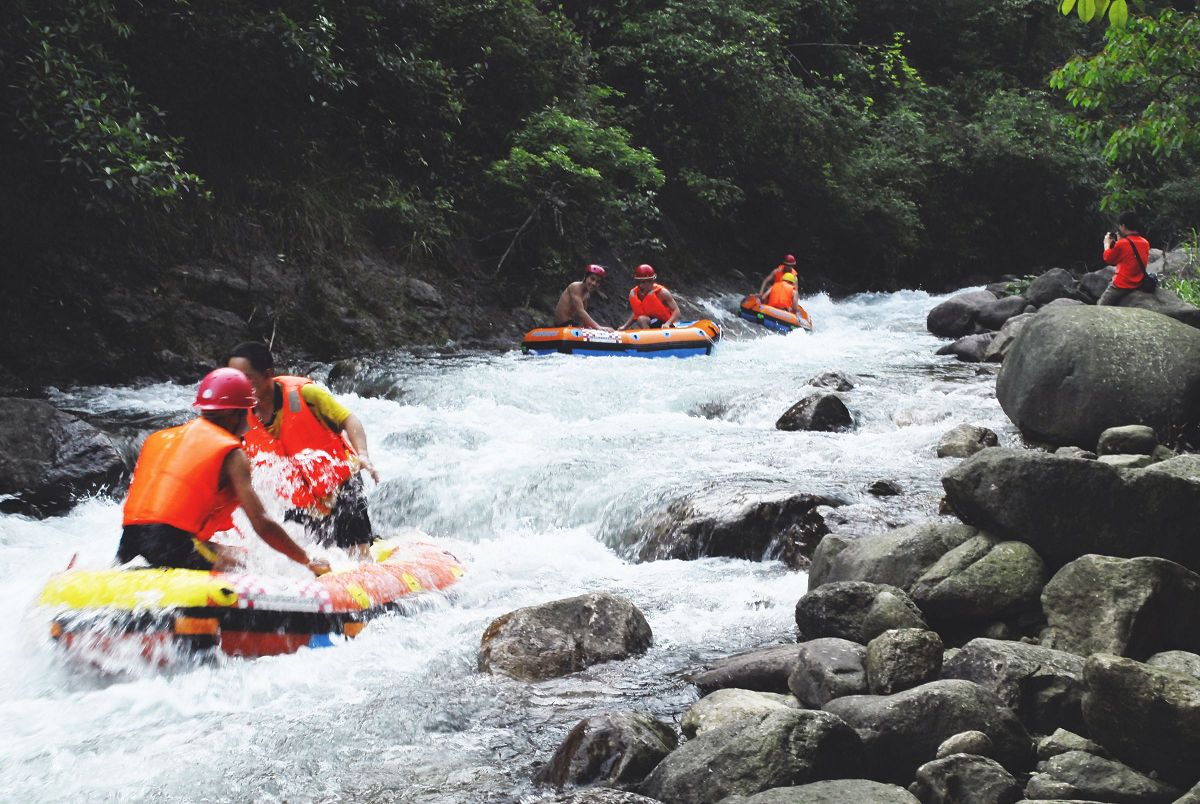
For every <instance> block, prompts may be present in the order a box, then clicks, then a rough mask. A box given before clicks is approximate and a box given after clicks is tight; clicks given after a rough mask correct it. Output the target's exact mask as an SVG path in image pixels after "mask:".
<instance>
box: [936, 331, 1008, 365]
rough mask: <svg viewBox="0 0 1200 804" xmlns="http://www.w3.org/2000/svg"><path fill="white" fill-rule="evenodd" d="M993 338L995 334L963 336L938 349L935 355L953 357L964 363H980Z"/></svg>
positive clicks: (982, 333) (983, 333)
mask: <svg viewBox="0 0 1200 804" xmlns="http://www.w3.org/2000/svg"><path fill="white" fill-rule="evenodd" d="M995 337H996V334H995V333H993V332H981V333H978V334H975V335H965V336H963V337H961V338H959V339H958V340H956V341H955V342H954V343H950V344H947V345H945V346H943V347H942V348H940V349H938V350H937V352H936V354H939V355H954V356H955V357H957V358H958V359H959V360H961V361H963V362H964V363H982V362H983V359H984V356H985V355H986V354H987V350H988V347H989V346H991V345H992V341H993V340H994V339H995Z"/></svg>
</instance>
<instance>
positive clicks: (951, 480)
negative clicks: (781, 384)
mask: <svg viewBox="0 0 1200 804" xmlns="http://www.w3.org/2000/svg"><path fill="white" fill-rule="evenodd" d="M1051 279H1053V277H1051ZM1039 281H1041V284H1042V285H1046V284H1048V283H1049V282H1050V281H1051V280H1050V279H1047V280H1045V281H1042V280H1040V279H1039ZM1034 284H1035V285H1036V284H1037V283H1036V282H1035V283H1034ZM1039 287H1040V286H1039ZM1062 287H1063V288H1064V289H1069V290H1070V291H1071V292H1076V291H1077V287H1068V284H1067V283H1066V282H1065V281H1064V282H1062ZM989 296H990V298H991V300H992V301H993V302H1001V301H1003V299H1001V298H999V297H998V296H997V295H995V294H994V293H989ZM1062 298H1067V296H1055V297H1054V298H1050V299H1045V300H1044V303H1043V304H1041V305H1030V304H1028V301H1029V299H1028V298H1027V297H1022V299H1021V303H1020V307H1021V309H1020V310H1017V307H1018V304H1017V303H1013V302H1009V303H1008V305H1009V306H1010V307H1011V308H1012V309H1013V310H1016V314H1021V315H1026V314H1027V313H1026V311H1025V308H1026V307H1029V306H1034V307H1035V310H1030V311H1028V314H1033V313H1035V312H1036V315H1031V317H1030V318H1027V319H1026V320H1027V322H1028V323H1026V324H1025V326H1024V327H1023V328H1022V329H1021V330H1020V331H1018V332H1017V333H1015V335H1014V337H1013V339H1012V342H1011V344H1010V345H1009V348H1008V349H1007V350H1006V351H1005V353H1004V355H1003V356H1002V359H1003V360H1004V364H1003V366H1002V368H1001V370H1000V374H999V378H998V380H999V382H998V385H999V389H998V395H999V397H1000V401H1001V402H1002V404H1003V405H1004V408H1005V410H1006V412H1008V413H1009V415H1010V417H1012V418H1013V421H1014V422H1015V423H1016V424H1017V425H1018V426H1019V427H1021V429H1022V430H1023V431H1024V432H1025V433H1026V434H1027V435H1028V436H1029V438H1030V439H1031V440H1030V444H1031V445H1032V446H1031V448H1017V449H1014V448H1001V447H997V446H993V445H994V444H995V443H996V439H995V436H994V434H992V433H990V432H989V431H985V430H982V429H981V428H971V427H969V426H967V427H960V428H956V430H955V431H953V432H951V433H948V434H947V437H946V438H945V439H943V443H942V444H941V445H940V446H939V454H944V455H953V456H959V457H963V460H962V461H961V463H959V464H958V465H957V466H955V467H954V468H952V469H951V470H950V471H948V472H947V473H946V474H945V476H944V477H943V487H944V490H945V494H946V497H945V506H944V507H945V510H946V511H947V512H948V514H949V515H948V516H946V517H943V518H939V519H935V520H931V521H929V522H925V523H921V524H916V525H910V526H907V527H901V528H897V529H894V530H891V531H889V532H887V533H883V534H879V535H873V536H868V537H863V538H851V537H849V536H847V535H825V536H824V538H823V539H821V540H820V543H819V545H818V546H817V547H816V550H815V553H814V554H813V556H812V563H811V569H810V572H809V591H808V592H807V593H806V594H805V595H804V596H803V597H802V598H800V600H798V601H797V604H796V612H795V620H796V643H795V644H788V645H768V646H763V647H762V648H760V649H757V650H753V651H749V652H745V653H741V654H738V655H734V656H730V657H728V658H727V659H725V660H722V661H719V662H716V663H714V664H713V665H711V666H708V667H704V668H697V669H696V670H695V671H694V672H693V673H691V674H690V675H688V676H687V679H686V680H687V681H688V682H690V683H691V684H693V685H695V687H696V688H697V689H698V690H699V693H700V695H701V696H702V697H701V698H700V700H699V701H698V702H696V703H695V704H694V705H693V706H692V707H690V708H689V709H688V710H687V711H685V712H683V713H682V714H681V717H680V720H679V722H678V724H676V723H670V722H665V721H662V720H659V719H656V718H653V717H651V716H649V715H648V714H645V713H641V712H633V711H616V712H611V713H608V714H606V715H604V716H598V717H592V718H588V719H586V720H583V721H581V722H580V723H578V724H577V725H576V726H575V727H574V728H573V729H572V730H571V731H570V733H569V734H567V735H566V737H565V739H564V741H563V742H562V744H561V746H560V747H559V749H558V751H557V752H556V753H555V754H554V755H553V756H552V757H547V758H546V764H545V765H544V766H543V767H542V769H541V770H540V771H539V772H538V774H537V780H538V781H539V783H542V784H545V785H548V786H551V787H556V788H559V789H565V788H578V789H573V790H571V791H569V792H562V793H548V794H547V798H546V799H544V800H546V801H555V802H562V803H564V804H565V803H566V802H574V803H575V804H585V802H625V803H626V804H634V802H654V801H659V802H664V803H665V804H693V803H696V804H700V803H703V804H710V803H712V804H715V803H716V802H726V803H727V804H735V803H736V804H751V802H753V804H785V803H787V804H791V803H793V802H796V803H803V804H814V803H816V802H848V801H854V802H867V803H868V804H870V803H874V802H878V803H879V804H884V803H885V802H889V803H890V802H918V801H919V802H922V804H1012V802H1018V801H1052V800H1053V801H1068V800H1070V801H1090V802H1112V804H1125V803H1126V802H1147V803H1155V802H1161V803H1162V804H1168V802H1177V804H1194V803H1195V802H1198V801H1200V766H1198V765H1196V763H1195V761H1194V758H1195V757H1196V756H1197V755H1200V636H1197V634H1196V629H1195V627H1194V622H1195V619H1196V617H1197V615H1200V546H1198V545H1200V542H1198V541H1197V540H1196V538H1195V535H1194V531H1195V522H1197V521H1198V520H1200V459H1198V458H1197V456H1196V455H1194V454H1191V453H1188V452H1186V451H1185V450H1186V445H1187V441H1186V436H1187V435H1188V434H1189V433H1191V432H1192V430H1191V428H1192V427H1193V426H1194V422H1195V416H1194V414H1195V413H1196V411H1197V402H1198V401H1200V397H1197V396H1196V395H1194V393H1193V389H1194V388H1196V385H1195V383H1193V382H1192V381H1191V380H1190V379H1181V378H1187V377H1189V374H1190V372H1191V371H1193V370H1194V368H1195V366H1196V365H1200V360H1193V359H1191V358H1192V357H1194V356H1195V355H1196V353H1195V351H1194V348H1195V347H1194V346H1193V344H1192V340H1193V339H1195V338H1198V337H1200V335H1197V334H1196V333H1195V330H1194V329H1193V328H1192V327H1189V326H1186V325H1184V324H1182V323H1180V321H1179V320H1178V319H1180V318H1183V319H1185V320H1186V319H1188V318H1189V317H1190V316H1191V313H1188V312H1187V311H1184V310H1182V309H1180V310H1178V314H1177V315H1175V316H1167V315H1162V314H1160V313H1155V312H1149V311H1146V310H1127V309H1119V308H1095V307H1094V306H1085V305H1084V304H1083V303H1082V301H1083V300H1082V299H1079V300H1076V301H1079V302H1080V304H1078V305H1071V304H1061V303H1060V304H1054V303H1053V302H1054V301H1055V299H1062ZM952 301H953V300H952ZM975 301H982V302H983V304H978V305H975V306H974V307H973V308H972V309H973V312H971V313H970V314H969V316H968V317H969V318H970V319H971V321H972V326H974V321H975V320H976V319H978V317H979V316H980V314H981V313H982V311H983V310H984V308H986V307H988V306H989V305H991V304H992V303H991V302H988V301H987V300H985V299H983V297H982V295H979V296H978V297H973V301H972V302H971V303H972V304H974V302H975ZM1166 301H1168V302H1170V303H1171V304H1172V305H1174V301H1173V300H1170V299H1167V300H1166ZM947 304H950V303H947ZM953 306H965V302H964V300H962V299H959V300H957V301H954V305H953ZM993 306H994V305H993ZM1039 307H1040V308H1041V311H1038V308H1039ZM1047 307H1048V308H1050V309H1048V310H1047V309H1045V308H1047ZM1191 309H1193V310H1194V309H1195V308H1191ZM942 312H945V311H942ZM936 318H937V316H935V315H934V313H931V314H930V320H931V322H932V321H934V320H935V319H936ZM1000 323H1001V324H1003V322H1000ZM1189 323H1190V322H1189ZM931 329H932V326H931ZM1097 355H1100V357H1097ZM1034 356H1040V357H1041V358H1042V361H1043V362H1053V363H1054V365H1055V368H1054V369H1046V370H1034V369H1032V368H1031V365H1037V364H1038V360H1036V359H1034ZM1131 370H1135V371H1134V373H1130V372H1131ZM1171 378H1174V380H1175V381H1174V382H1171V381H1169V380H1170V379H1171ZM1064 388H1066V389H1068V390H1071V389H1074V390H1075V393H1066V392H1064V390H1063V389H1064ZM1137 393H1140V394H1141V395H1142V396H1135V394H1137ZM818 395H819V394H818ZM814 396H817V395H814ZM1085 397H1087V399H1086V404H1085V399H1084V398H1085ZM1014 400H1034V401H1033V402H1031V403H1028V404H1015V403H1014ZM1131 400H1135V401H1134V402H1131ZM809 407H815V405H810V406H809ZM1033 411H1036V415H1035V414H1034V413H1033ZM1168 439H1169V440H1170V446H1168V444H1165V443H1161V442H1163V441H1164V440H1168ZM755 538H756V539H758V537H755ZM724 541H729V539H725V540H724ZM594 598H595V596H589V597H587V598H577V599H573V600H569V601H558V602H557V603H555V604H548V606H545V607H534V608H533V609H527V610H522V611H521V612H519V613H516V614H514V615H509V616H508V617H506V618H501V620H497V621H496V623H494V624H493V626H492V627H491V628H489V629H488V631H487V633H486V634H485V635H484V637H483V647H482V649H481V653H480V667H481V669H482V670H485V671H489V672H502V673H506V674H508V675H513V676H515V677H518V678H544V677H546V675H547V674H546V673H545V672H543V671H541V670H531V669H530V668H531V667H534V668H544V667H546V666H547V665H548V664H549V665H552V666H554V667H556V668H558V669H557V670H556V671H554V672H551V673H550V674H551V675H555V674H561V673H563V672H573V671H575V670H579V669H582V668H583V667H586V666H587V665H588V664H591V663H592V662H594V661H605V660H609V659H612V658H619V657H621V656H629V655H633V654H636V653H638V652H640V651H644V650H645V649H646V645H648V644H649V642H650V639H652V636H651V635H649V634H648V633H647V628H646V627H645V620H644V618H641V617H640V615H638V614H637V611H636V608H632V606H631V604H629V603H628V601H622V600H620V599H614V600H607V601H605V602H604V603H603V605H600V604H599V603H598V602H597V600H595V599H594ZM601 611H603V612H609V613H608V614H605V615H604V616H600V614H598V612H601ZM617 613H619V616H617ZM514 622H519V623H521V627H520V628H515V627H514V626H513V623H514ZM594 645H603V646H605V648H606V650H597V649H595V648H594V647H591V646H594ZM614 646H615V647H614ZM556 656H558V657H561V658H554V657H556ZM497 657H504V658H503V659H502V660H500V661H498V660H497Z"/></svg>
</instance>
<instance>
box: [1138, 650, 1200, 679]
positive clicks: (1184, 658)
mask: <svg viewBox="0 0 1200 804" xmlns="http://www.w3.org/2000/svg"><path fill="white" fill-rule="evenodd" d="M1146 664H1148V665H1150V666H1151V667H1157V668H1158V669H1159V670H1170V671H1171V672H1173V673H1181V674H1183V675H1185V676H1191V677H1192V678H1194V679H1197V680H1200V655H1197V654H1195V653H1189V652H1188V651H1185V650H1167V651H1163V652H1162V653H1156V654H1154V655H1153V656H1151V657H1150V658H1149V659H1147V660H1146Z"/></svg>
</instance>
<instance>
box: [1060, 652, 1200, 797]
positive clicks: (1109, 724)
mask: <svg viewBox="0 0 1200 804" xmlns="http://www.w3.org/2000/svg"><path fill="white" fill-rule="evenodd" d="M1083 688H1084V692H1083V718H1084V721H1085V722H1086V723H1087V727H1088V733H1089V735H1090V736H1091V737H1092V739H1094V740H1096V741H1097V742H1099V743H1100V744H1101V745H1103V746H1104V747H1105V748H1107V749H1108V750H1109V751H1110V752H1112V754H1113V756H1114V757H1116V758H1117V759H1119V760H1121V761H1122V762H1125V763H1127V764H1129V765H1131V766H1133V767H1134V768H1137V769H1138V770H1140V771H1143V772H1151V771H1154V772H1156V773H1158V774H1159V777H1160V778H1162V779H1165V780H1167V781H1169V782H1171V783H1172V784H1175V785H1178V786H1180V787H1182V788H1184V789H1187V788H1189V787H1191V786H1192V785H1194V784H1196V782H1197V781H1200V764H1198V763H1197V762H1196V757H1197V756H1200V681H1198V680H1196V679H1194V678H1189V677H1187V676H1184V675H1181V674H1179V673H1174V672H1172V671H1170V670H1160V669H1159V668H1156V667H1150V666H1149V665H1145V664H1142V663H1141V662H1136V661H1134V660H1132V659H1123V658H1120V657H1118V656H1110V655H1108V654H1103V653H1098V654H1095V655H1093V656H1092V657H1091V658H1089V659H1088V660H1087V664H1085V665H1084V668H1083Z"/></svg>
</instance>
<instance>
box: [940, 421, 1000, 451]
mask: <svg viewBox="0 0 1200 804" xmlns="http://www.w3.org/2000/svg"><path fill="white" fill-rule="evenodd" d="M999 443H1000V441H999V439H997V438H996V434H995V433H994V432H992V431H991V430H989V429H988V428H986V427H980V426H978V425H975V424H960V425H958V426H957V427H955V428H953V429H952V430H949V431H947V432H946V433H945V434H944V435H943V436H942V437H941V440H939V441H938V445H937V456H938V457H939V458H966V457H967V456H969V455H974V454H975V453H976V452H979V450H981V449H984V448H985V447H994V446H996V445H997V444H999Z"/></svg>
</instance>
